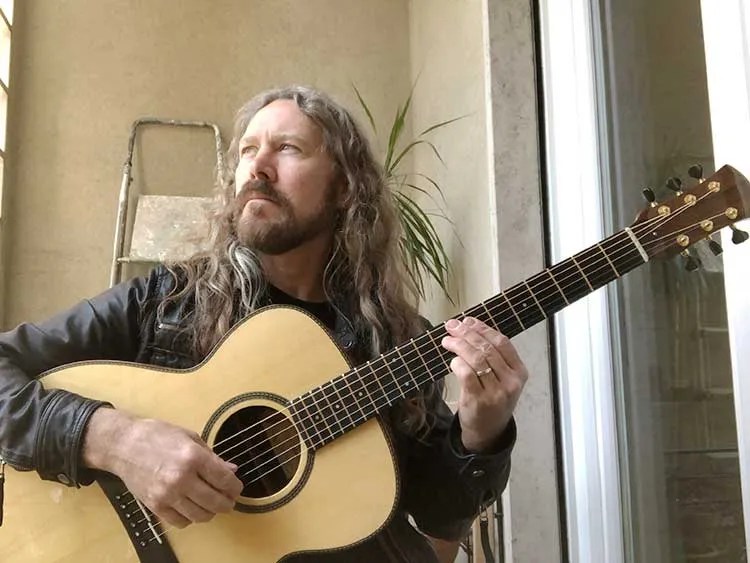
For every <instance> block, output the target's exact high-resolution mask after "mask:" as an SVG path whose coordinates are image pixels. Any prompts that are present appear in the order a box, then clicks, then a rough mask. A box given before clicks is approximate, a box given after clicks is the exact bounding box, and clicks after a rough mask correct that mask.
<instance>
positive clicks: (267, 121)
mask: <svg viewBox="0 0 750 563" xmlns="http://www.w3.org/2000/svg"><path fill="white" fill-rule="evenodd" d="M266 135H270V136H277V135H295V136H298V137H302V138H303V139H307V140H310V141H317V142H320V140H321V139H322V134H321V131H320V128H319V127H318V126H317V125H316V124H315V122H314V121H313V120H312V119H310V118H309V117H307V116H306V115H305V114H304V113H302V110H300V109H299V107H298V106H297V103H296V102H295V101H293V100H275V101H273V102H271V103H270V104H268V105H267V106H265V107H263V108H261V109H260V110H259V111H258V113H256V114H255V115H254V116H253V117H252V119H251V120H250V122H249V123H248V124H247V127H246V128H245V132H244V134H243V135H242V137H243V138H245V139H247V138H257V137H262V136H266Z"/></svg>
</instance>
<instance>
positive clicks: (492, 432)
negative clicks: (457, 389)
mask: <svg viewBox="0 0 750 563" xmlns="http://www.w3.org/2000/svg"><path fill="white" fill-rule="evenodd" d="M445 328H446V330H447V331H448V334H449V336H446V337H445V338H443V341H442V344H443V347H444V348H445V349H446V350H448V351H450V352H453V353H454V354H456V357H455V358H453V360H452V361H451V366H450V367H451V371H453V373H454V374H455V375H456V377H457V378H458V381H459V383H460V385H461V394H460V396H459V399H458V416H459V420H460V422H461V442H462V443H463V445H464V447H465V448H466V449H467V450H468V451H470V452H482V451H486V450H488V449H490V448H492V446H493V444H494V443H496V442H497V440H498V438H499V437H500V435H501V434H502V433H503V431H504V430H505V428H506V426H507V425H508V422H510V418H511V416H512V415H513V409H514V408H515V407H516V403H517V402H518V399H519V397H520V396H521V391H522V390H523V387H524V385H525V384H526V380H527V379H528V377H529V374H528V372H527V370H526V366H525V365H524V364H523V362H522V361H521V358H519V357H518V353H517V352H516V349H515V347H514V346H513V344H511V342H510V340H509V339H508V338H507V337H506V336H504V335H503V334H501V333H500V332H498V331H496V330H493V329H491V328H490V327H488V326H487V325H486V324H484V323H483V322H481V321H479V320H477V319H474V318H471V317H466V318H465V319H463V321H460V322H459V321H457V320H454V319H453V320H450V321H448V322H447V323H445Z"/></svg>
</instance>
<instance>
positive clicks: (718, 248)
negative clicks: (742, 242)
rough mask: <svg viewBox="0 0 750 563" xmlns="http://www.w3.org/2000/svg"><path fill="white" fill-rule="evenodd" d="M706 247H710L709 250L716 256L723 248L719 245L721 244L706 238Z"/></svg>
mask: <svg viewBox="0 0 750 563" xmlns="http://www.w3.org/2000/svg"><path fill="white" fill-rule="evenodd" d="M708 248H710V249H711V252H713V253H714V256H718V255H719V254H721V253H722V252H724V249H723V248H722V247H721V245H720V244H719V243H718V242H716V241H715V240H714V239H708Z"/></svg>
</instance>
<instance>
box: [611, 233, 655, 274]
mask: <svg viewBox="0 0 750 563" xmlns="http://www.w3.org/2000/svg"><path fill="white" fill-rule="evenodd" d="M628 231H629V229H625V230H624V231H621V232H620V233H617V234H616V235H614V236H612V237H610V238H608V239H606V240H604V241H603V242H602V247H603V248H605V249H606V251H607V255H608V256H609V257H610V258H611V260H612V263H613V264H614V265H615V268H616V269H617V271H618V272H620V275H622V274H623V273H625V272H628V271H630V270H632V269H633V268H634V267H635V266H640V265H641V264H643V263H645V262H647V261H648V254H646V253H645V251H643V247H641V246H640V243H639V242H638V239H637V238H636V237H635V235H632V233H629V232H628ZM631 235H632V236H631ZM644 256H645V258H644Z"/></svg>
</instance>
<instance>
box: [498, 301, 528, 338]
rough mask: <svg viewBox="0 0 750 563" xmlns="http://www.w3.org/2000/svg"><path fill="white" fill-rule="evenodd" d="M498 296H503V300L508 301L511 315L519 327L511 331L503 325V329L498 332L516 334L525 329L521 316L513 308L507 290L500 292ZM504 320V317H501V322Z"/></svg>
mask: <svg viewBox="0 0 750 563" xmlns="http://www.w3.org/2000/svg"><path fill="white" fill-rule="evenodd" d="M500 297H502V298H504V299H505V301H506V302H507V303H508V307H510V310H511V312H512V313H513V316H514V317H515V318H516V320H517V321H518V327H519V329H520V330H518V331H515V332H513V333H511V331H510V330H509V329H506V328H504V327H503V330H501V331H500V332H503V333H505V334H518V333H520V332H523V331H524V330H526V327H525V326H524V324H523V321H521V317H520V316H519V315H518V313H516V310H515V309H514V308H513V304H512V303H511V302H510V299H509V298H508V292H507V291H506V292H503V293H501V294H500ZM504 320H505V319H501V323H502V322H503V321H504Z"/></svg>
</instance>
